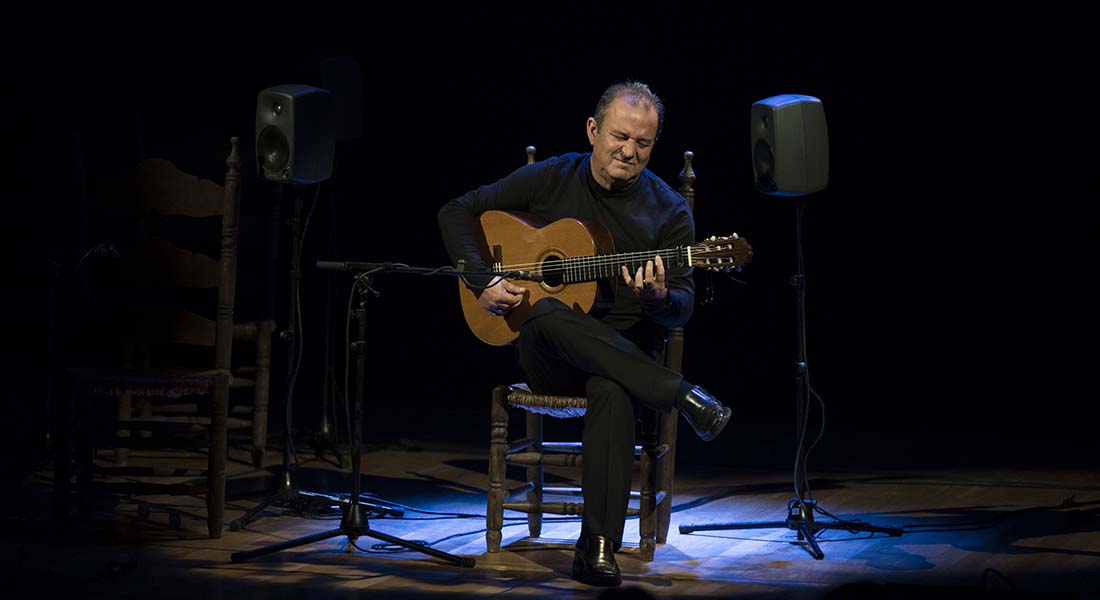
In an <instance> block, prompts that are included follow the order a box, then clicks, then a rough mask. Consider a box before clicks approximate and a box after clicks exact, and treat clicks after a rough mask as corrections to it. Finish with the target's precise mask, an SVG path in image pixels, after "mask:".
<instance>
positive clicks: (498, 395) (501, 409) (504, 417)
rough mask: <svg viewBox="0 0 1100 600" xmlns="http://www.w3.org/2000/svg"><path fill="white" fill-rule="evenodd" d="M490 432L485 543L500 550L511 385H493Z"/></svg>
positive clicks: (493, 549) (492, 548)
mask: <svg viewBox="0 0 1100 600" xmlns="http://www.w3.org/2000/svg"><path fill="white" fill-rule="evenodd" d="M490 415H491V417H490V418H491V424H490V425H491V427H490V433H489V493H488V498H487V507H486V511H485V545H486V547H487V548H488V550H489V552H500V540H501V529H503V527H504V473H505V463H504V455H505V453H506V452H507V451H508V386H504V385H502V386H497V387H495V388H493V399H492V405H491V407H490Z"/></svg>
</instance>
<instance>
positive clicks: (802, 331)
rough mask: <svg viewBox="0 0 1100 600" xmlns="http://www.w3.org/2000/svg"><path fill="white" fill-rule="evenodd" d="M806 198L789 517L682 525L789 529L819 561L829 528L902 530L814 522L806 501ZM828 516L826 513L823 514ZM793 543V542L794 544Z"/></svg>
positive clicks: (796, 282)
mask: <svg viewBox="0 0 1100 600" xmlns="http://www.w3.org/2000/svg"><path fill="white" fill-rule="evenodd" d="M805 203H806V199H805V198H798V205H797V213H796V215H797V216H796V221H795V224H796V233H795V255H796V258H797V261H798V271H797V272H796V273H795V274H794V276H792V277H791V286H793V287H794V288H795V292H796V301H795V310H796V313H797V317H796V318H797V321H796V328H795V329H796V335H797V345H798V357H797V362H796V363H795V431H796V432H797V435H798V443H797V446H798V448H797V453H796V456H795V468H794V494H795V495H794V498H792V499H791V500H790V501H788V502H787V518H786V519H784V520H782V521H762V522H752V523H712V524H705V525H696V524H689V525H680V528H679V529H680V533H692V532H694V531H717V530H733V529H782V528H787V529H790V530H793V531H796V532H797V533H798V541H799V542H804V543H805V545H806V549H807V551H808V552H809V553H810V555H811V556H813V557H814V558H815V559H817V560H821V559H823V558H825V553H824V552H822V551H821V547H820V546H819V545H818V543H817V536H818V534H819V533H821V532H822V531H824V530H827V529H839V530H843V531H848V532H851V533H859V532H867V533H884V534H887V535H890V536H895V537H896V536H900V535H901V534H902V530H901V529H900V528H897V527H880V526H878V525H872V524H870V523H864V522H862V521H860V522H855V521H840V520H837V521H835V522H830V523H822V522H820V521H815V520H814V512H821V513H824V511H823V510H822V509H821V508H819V507H818V506H817V501H816V500H812V499H809V498H807V497H806V496H807V494H808V492H809V480H808V478H807V476H806V460H807V455H808V454H809V449H808V448H807V447H806V423H807V421H808V416H809V399H810V390H811V389H812V388H811V387H810V365H809V362H808V361H807V357H806V325H805V321H806V311H805V306H806V305H805V298H806V284H805V278H806V276H805V272H804V271H805V268H804V265H803V261H802V211H803V209H804V208H805V206H806V204H805ZM824 514H827V513H824ZM792 543H794V542H792Z"/></svg>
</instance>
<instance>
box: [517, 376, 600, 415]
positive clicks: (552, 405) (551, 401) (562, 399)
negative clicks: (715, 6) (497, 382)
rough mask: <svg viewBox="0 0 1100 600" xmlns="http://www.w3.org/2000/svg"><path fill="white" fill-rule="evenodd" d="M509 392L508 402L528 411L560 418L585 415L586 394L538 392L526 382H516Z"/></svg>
mask: <svg viewBox="0 0 1100 600" xmlns="http://www.w3.org/2000/svg"><path fill="white" fill-rule="evenodd" d="M508 387H509V388H510V390H511V391H510V392H508V404H511V405H512V406H515V407H516V408H521V409H523V410H525V411H527V412H532V413H537V414H540V415H550V416H552V417H557V418H559V419H576V418H579V417H583V416H584V411H585V410H586V409H587V408H588V399H587V398H585V397H584V396H553V395H548V394H536V393H534V392H532V391H531V388H529V387H528V386H527V384H526V383H514V384H512V385H510V386H508Z"/></svg>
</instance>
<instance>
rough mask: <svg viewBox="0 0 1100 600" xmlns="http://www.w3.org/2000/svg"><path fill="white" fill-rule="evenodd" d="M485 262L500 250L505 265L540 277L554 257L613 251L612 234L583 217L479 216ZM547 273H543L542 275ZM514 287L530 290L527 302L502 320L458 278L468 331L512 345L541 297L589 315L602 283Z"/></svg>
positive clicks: (487, 340) (527, 283)
mask: <svg viewBox="0 0 1100 600" xmlns="http://www.w3.org/2000/svg"><path fill="white" fill-rule="evenodd" d="M480 220H481V233H482V234H483V235H482V236H480V237H479V240H478V242H479V244H480V245H481V248H480V251H481V258H482V260H483V261H484V262H485V264H487V265H491V264H493V263H494V262H496V261H497V260H498V259H497V258H494V256H493V250H494V248H496V247H498V246H499V247H500V256H499V260H500V261H501V262H502V264H504V265H506V266H507V265H524V267H523V268H524V270H529V271H534V272H536V273H540V274H542V271H541V269H542V266H543V264H544V263H547V262H548V261H553V260H554V259H555V257H557V258H565V257H576V256H595V255H597V254H607V253H610V252H612V251H613V249H614V245H613V243H612V241H611V236H610V235H609V234H608V233H607V231H606V230H605V229H604V228H603V227H602V226H600V225H598V224H594V223H590V222H585V221H583V220H580V219H560V220H557V221H554V222H553V223H550V224H545V222H543V221H541V220H539V219H538V218H537V217H535V216H533V215H529V214H526V213H518V212H505V211H486V212H485V213H483V214H482V215H481V219H480ZM544 275H545V274H544ZM512 283H514V284H516V285H518V286H520V287H523V288H525V289H526V290H527V294H526V297H525V298H524V300H523V302H521V303H520V304H519V305H518V306H516V307H515V308H514V309H512V311H511V312H510V313H508V314H507V315H505V316H503V317H499V316H496V315H492V314H490V313H489V312H488V311H486V310H485V309H484V308H482V307H481V304H480V303H479V302H478V299H477V295H476V294H475V293H474V292H473V291H472V290H469V289H467V288H466V286H465V284H464V283H463V282H462V281H461V280H460V281H459V282H458V285H459V298H460V300H461V305H462V314H463V316H464V317H465V318H466V324H467V325H468V326H469V327H470V331H472V332H473V333H474V335H475V336H477V337H478V339H480V340H481V341H483V342H485V343H487V344H490V345H492V346H503V345H506V344H510V343H512V342H513V341H515V339H516V338H517V337H519V330H520V327H522V326H523V321H524V319H525V318H526V315H527V312H528V311H529V310H530V309H531V306H532V305H534V304H535V303H536V302H538V301H539V300H542V299H543V298H556V299H558V300H560V301H561V302H563V303H565V304H566V305H567V306H571V307H573V308H574V309H576V310H581V311H584V312H588V311H589V310H590V309H591V308H592V306H593V305H594V304H595V302H596V298H597V295H598V283H597V282H595V281H586V282H579V283H572V284H569V285H562V284H560V283H559V282H556V281H555V280H554V279H553V278H547V280H544V281H541V282H538V281H515V280H513V281H512Z"/></svg>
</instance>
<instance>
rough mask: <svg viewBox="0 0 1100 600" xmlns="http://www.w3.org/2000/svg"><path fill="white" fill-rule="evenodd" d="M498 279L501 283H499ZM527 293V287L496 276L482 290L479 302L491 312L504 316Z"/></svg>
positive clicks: (521, 300)
mask: <svg viewBox="0 0 1100 600" xmlns="http://www.w3.org/2000/svg"><path fill="white" fill-rule="evenodd" d="M498 281H499V282H500V283H497V282H498ZM527 294H528V291H527V289H526V288H524V287H521V286H518V285H516V284H514V283H512V282H511V281H508V280H507V279H501V278H500V277H494V278H493V280H492V281H491V282H490V283H489V287H487V288H485V289H484V290H482V291H481V296H480V297H478V302H480V303H481V307H482V308H484V309H485V310H487V311H489V313H490V314H492V315H496V316H498V317H502V316H504V315H506V314H508V313H509V312H511V310H512V309H513V308H515V307H516V306H518V305H519V303H520V302H523V299H524V298H525V297H526V295H527Z"/></svg>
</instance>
